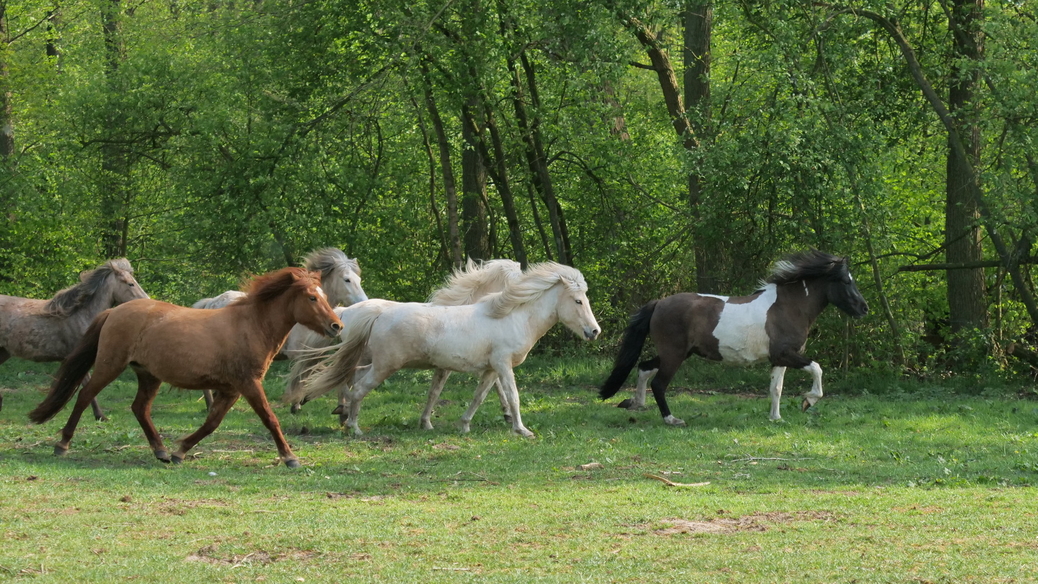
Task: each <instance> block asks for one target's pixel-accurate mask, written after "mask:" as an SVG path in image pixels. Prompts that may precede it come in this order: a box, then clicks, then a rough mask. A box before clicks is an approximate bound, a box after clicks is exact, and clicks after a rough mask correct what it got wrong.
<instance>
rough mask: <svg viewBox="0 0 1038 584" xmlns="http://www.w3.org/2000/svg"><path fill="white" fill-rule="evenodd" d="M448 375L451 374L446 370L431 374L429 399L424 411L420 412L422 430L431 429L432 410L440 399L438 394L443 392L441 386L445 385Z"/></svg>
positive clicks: (426, 401) (438, 370)
mask: <svg viewBox="0 0 1038 584" xmlns="http://www.w3.org/2000/svg"><path fill="white" fill-rule="evenodd" d="M450 375H451V372H450V371H448V370H446V369H437V370H436V371H435V372H434V373H433V378H432V383H431V384H430V385H429V397H428V398H427V399H426V400H425V410H423V411H422V429H423V430H432V429H433V425H432V413H433V408H434V407H436V402H437V400H439V399H440V393H441V392H442V391H443V386H444V385H446V384H447V378H448V377H450Z"/></svg>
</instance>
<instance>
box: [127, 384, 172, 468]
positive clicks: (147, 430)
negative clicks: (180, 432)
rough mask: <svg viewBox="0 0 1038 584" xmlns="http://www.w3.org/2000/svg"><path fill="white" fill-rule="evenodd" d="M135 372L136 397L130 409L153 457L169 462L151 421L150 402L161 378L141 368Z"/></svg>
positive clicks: (164, 447) (156, 391)
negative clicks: (153, 454)
mask: <svg viewBox="0 0 1038 584" xmlns="http://www.w3.org/2000/svg"><path fill="white" fill-rule="evenodd" d="M135 372H136V373H137V397H135V398H133V404H132V405H131V406H130V411H132V412H133V415H134V416H135V417H136V418H137V423H138V424H140V425H141V429H142V430H144V437H145V438H146V439H147V440H148V445H149V446H151V451H152V452H154V453H155V458H157V459H159V460H161V461H162V462H169V461H170V459H169V453H168V452H166V446H165V445H164V444H163V443H162V437H160V436H159V431H158V430H157V429H156V428H155V424H154V423H153V422H152V421H151V404H152V403H153V402H154V401H155V396H156V395H158V393H159V387H160V386H161V385H162V380H160V379H159V378H158V377H155V376H154V375H152V374H151V373H148V372H147V371H145V370H143V369H137V370H136V371H135Z"/></svg>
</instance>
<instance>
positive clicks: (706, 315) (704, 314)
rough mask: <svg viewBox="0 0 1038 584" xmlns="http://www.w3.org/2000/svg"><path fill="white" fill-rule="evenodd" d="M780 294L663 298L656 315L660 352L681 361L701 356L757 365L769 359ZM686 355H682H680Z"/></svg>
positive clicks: (691, 294)
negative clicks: (770, 323) (769, 327)
mask: <svg viewBox="0 0 1038 584" xmlns="http://www.w3.org/2000/svg"><path fill="white" fill-rule="evenodd" d="M773 296H774V294H773V293H772V294H771V295H770V296H768V295H767V293H766V292H765V293H761V292H757V293H754V294H751V295H749V296H733V297H729V296H718V295H713V294H697V293H695V292H682V293H680V294H674V295H673V296H668V297H666V298H663V299H661V300H660V301H659V302H658V303H657V305H656V310H655V312H654V313H653V315H652V338H653V342H654V343H655V344H656V346H657V348H661V347H662V348H661V349H660V350H661V352H663V351H672V352H674V353H675V354H674V357H675V358H684V357H685V356H687V355H689V354H696V355H699V356H701V357H704V358H707V359H710V360H713V361H730V362H735V363H755V362H758V361H761V360H763V359H767V358H768V350H769V339H768V336H767V331H766V328H765V323H766V319H767V311H768V308H769V307H770V306H771V305H772V304H774V297H773ZM678 351H682V352H683V353H684V354H683V355H680V356H678V355H677V352H678Z"/></svg>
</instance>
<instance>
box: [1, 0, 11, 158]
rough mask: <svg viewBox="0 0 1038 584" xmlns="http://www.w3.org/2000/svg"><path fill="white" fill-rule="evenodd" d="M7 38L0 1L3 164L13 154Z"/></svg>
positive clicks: (3, 5)
mask: <svg viewBox="0 0 1038 584" xmlns="http://www.w3.org/2000/svg"><path fill="white" fill-rule="evenodd" d="M9 38H10V36H9V31H8V30H7V3H6V2H0V159H2V160H0V162H2V163H3V164H4V165H5V166H6V165H7V164H9V163H10V161H11V158H12V156H14V111H13V107H12V104H11V77H10V73H9V72H8V68H7V55H9V54H10V45H9V44H8V40H7V39H9Z"/></svg>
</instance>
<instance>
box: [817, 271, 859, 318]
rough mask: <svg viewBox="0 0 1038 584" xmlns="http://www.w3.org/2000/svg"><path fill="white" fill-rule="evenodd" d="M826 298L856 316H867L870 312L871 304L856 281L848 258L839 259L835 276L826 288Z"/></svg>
mask: <svg viewBox="0 0 1038 584" xmlns="http://www.w3.org/2000/svg"><path fill="white" fill-rule="evenodd" d="M826 298H827V299H828V300H829V302H830V303H832V304H833V305H834V306H836V308H839V309H840V310H842V311H844V312H845V313H847V314H848V315H850V316H853V317H855V318H857V317H860V316H865V315H866V314H868V312H869V304H868V302H865V297H864V296H862V295H861V292H860V291H859V290H858V285H857V284H855V283H854V276H852V275H851V271H850V269H849V268H848V265H847V258H840V259H839V260H838V263H837V266H836V270H835V271H834V273H833V277H832V278H830V279H829V285H828V287H827V288H826Z"/></svg>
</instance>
